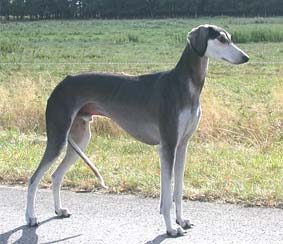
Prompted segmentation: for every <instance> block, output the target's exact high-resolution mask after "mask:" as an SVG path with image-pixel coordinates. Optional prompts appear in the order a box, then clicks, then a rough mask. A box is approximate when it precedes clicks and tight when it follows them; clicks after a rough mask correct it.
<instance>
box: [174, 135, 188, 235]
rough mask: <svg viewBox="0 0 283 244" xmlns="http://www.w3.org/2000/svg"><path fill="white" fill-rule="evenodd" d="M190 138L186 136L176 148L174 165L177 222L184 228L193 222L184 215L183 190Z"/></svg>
mask: <svg viewBox="0 0 283 244" xmlns="http://www.w3.org/2000/svg"><path fill="white" fill-rule="evenodd" d="M187 145H188V140H187V138H185V139H184V140H183V141H182V142H180V144H179V145H178V147H177V149H176V161H175V165H174V176H175V184H174V202H175V205H176V222H177V224H179V225H180V226H181V227H182V228H183V229H189V228H191V227H192V224H191V223H190V221H189V220H186V219H184V217H183V208H182V192H183V184H184V171H185V162H186V152H187Z"/></svg>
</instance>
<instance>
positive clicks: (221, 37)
mask: <svg viewBox="0 0 283 244" xmlns="http://www.w3.org/2000/svg"><path fill="white" fill-rule="evenodd" d="M218 40H219V41H220V42H221V43H227V42H228V41H227V39H226V38H225V37H224V36H222V35H220V36H219V37H218Z"/></svg>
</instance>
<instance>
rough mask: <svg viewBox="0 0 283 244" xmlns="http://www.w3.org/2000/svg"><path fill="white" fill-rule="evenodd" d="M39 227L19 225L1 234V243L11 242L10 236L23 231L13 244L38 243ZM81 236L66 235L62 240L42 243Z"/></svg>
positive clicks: (43, 222) (53, 218) (48, 243)
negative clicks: (37, 231)
mask: <svg viewBox="0 0 283 244" xmlns="http://www.w3.org/2000/svg"><path fill="white" fill-rule="evenodd" d="M59 218H60V217H57V216H55V217H51V218H49V219H46V220H44V221H42V222H40V224H39V225H42V224H45V223H47V222H49V221H52V220H55V219H59ZM37 228H38V226H37V227H30V226H28V225H22V226H19V227H17V228H15V229H13V230H10V231H7V232H5V233H2V234H0V243H1V244H8V243H10V242H8V241H9V239H10V237H11V236H12V235H13V234H15V233H16V232H18V231H21V232H22V235H21V237H20V238H19V239H18V240H17V241H15V242H13V244H37V243H38V235H37V233H36V230H37ZM79 236H80V235H74V236H69V237H66V238H63V239H60V240H55V241H51V242H45V243H42V244H52V243H59V242H64V241H66V240H68V239H72V238H76V237H79Z"/></svg>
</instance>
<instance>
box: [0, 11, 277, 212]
mask: <svg viewBox="0 0 283 244" xmlns="http://www.w3.org/2000/svg"><path fill="white" fill-rule="evenodd" d="M203 23H211V24H216V25H220V26H223V27H225V28H226V29H227V30H228V31H229V32H230V33H231V34H232V36H233V37H232V38H233V39H234V40H235V41H236V42H238V43H239V46H240V47H241V48H242V49H243V50H245V51H246V52H247V53H248V54H249V55H250V57H251V60H250V63H248V64H246V65H242V66H232V65H229V64H225V63H223V62H219V61H215V60H210V67H209V71H208V75H207V80H206V84H205V88H204V91H203V94H202V97H201V100H202V107H203V116H202V120H201V123H200V127H199V129H198V131H197V133H196V134H195V135H194V137H193V139H192V141H191V143H190V146H189V153H188V158H187V166H186V177H185V197H187V198H190V199H199V200H215V199H222V200H225V201H228V202H244V203H247V204H252V205H254V204H256V205H257V204H258V205H269V206H277V207H280V206H281V207H282V205H283V184H282V183H283V182H282V175H283V154H282V149H283V142H282V140H283V76H282V73H283V71H282V68H283V58H282V54H283V45H282V44H283V30H282V24H283V18H267V19H264V18H255V19H247V18H224V17H223V18H201V19H166V20H91V21H38V22H11V23H0V31H1V35H0V114H1V116H0V128H1V129H0V150H1V154H0V182H2V183H11V184H14V183H16V184H26V182H27V179H28V177H29V176H30V175H31V173H32V172H33V171H34V169H35V167H36V166H37V164H38V162H39V160H40V158H41V156H42V153H43V151H44V147H45V141H44V140H45V137H44V129H45V125H44V110H45V105H46V100H47V98H48V96H49V94H50V92H51V90H52V89H53V88H54V86H55V85H56V84H57V83H58V82H59V81H60V80H62V79H63V78H64V77H65V76H66V75H67V74H70V73H80V72H85V71H107V72H109V71H110V72H125V73H129V74H141V73H150V72H155V71H162V70H167V69H170V68H172V67H173V66H174V65H175V63H176V62H177V61H178V59H179V57H180V55H181V52H182V50H183V48H184V46H185V43H186V34H187V32H188V31H189V30H190V29H191V28H193V27H195V26H197V25H199V24H203ZM92 130H93V139H92V141H91V144H90V146H89V147H88V150H87V152H88V155H92V159H93V160H94V161H95V162H96V164H97V166H98V168H99V169H100V171H101V173H102V174H103V175H104V177H105V181H106V183H107V184H108V185H109V186H110V192H134V193H142V194H144V195H147V196H156V195H157V194H158V192H159V164H158V156H157V153H156V148H155V147H149V146H146V145H144V144H141V143H138V142H136V141H134V140H133V139H131V138H130V137H129V136H127V135H125V134H124V133H123V132H122V131H121V130H120V129H119V128H118V127H117V126H116V125H114V124H113V123H112V122H109V121H108V120H107V119H103V118H102V119H97V120H96V122H95V123H94V125H93V127H92ZM94 152H95V154H94ZM53 169H54V168H53ZM53 169H52V170H53ZM52 170H51V171H52ZM51 171H50V172H51ZM129 172H130V173H129ZM49 176H50V174H49V175H47V177H45V178H44V181H43V184H42V185H43V186H48V185H49V184H50V177H49ZM64 185H65V186H68V187H73V188H82V189H96V188H97V187H98V184H97V181H96V180H95V177H94V176H93V175H92V174H91V172H90V171H89V170H88V169H87V168H86V167H85V166H84V165H83V164H82V162H81V161H80V162H79V163H76V165H75V166H74V167H73V168H72V169H71V170H70V171H69V173H68V174H67V176H66V178H65V181H64Z"/></svg>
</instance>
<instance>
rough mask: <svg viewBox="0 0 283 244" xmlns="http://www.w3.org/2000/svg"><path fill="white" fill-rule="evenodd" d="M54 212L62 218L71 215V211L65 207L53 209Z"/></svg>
mask: <svg viewBox="0 0 283 244" xmlns="http://www.w3.org/2000/svg"><path fill="white" fill-rule="evenodd" d="M55 213H56V214H57V216H58V217H62V218H69V217H70V216H71V213H70V211H69V209H67V208H61V209H58V210H55Z"/></svg>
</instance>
